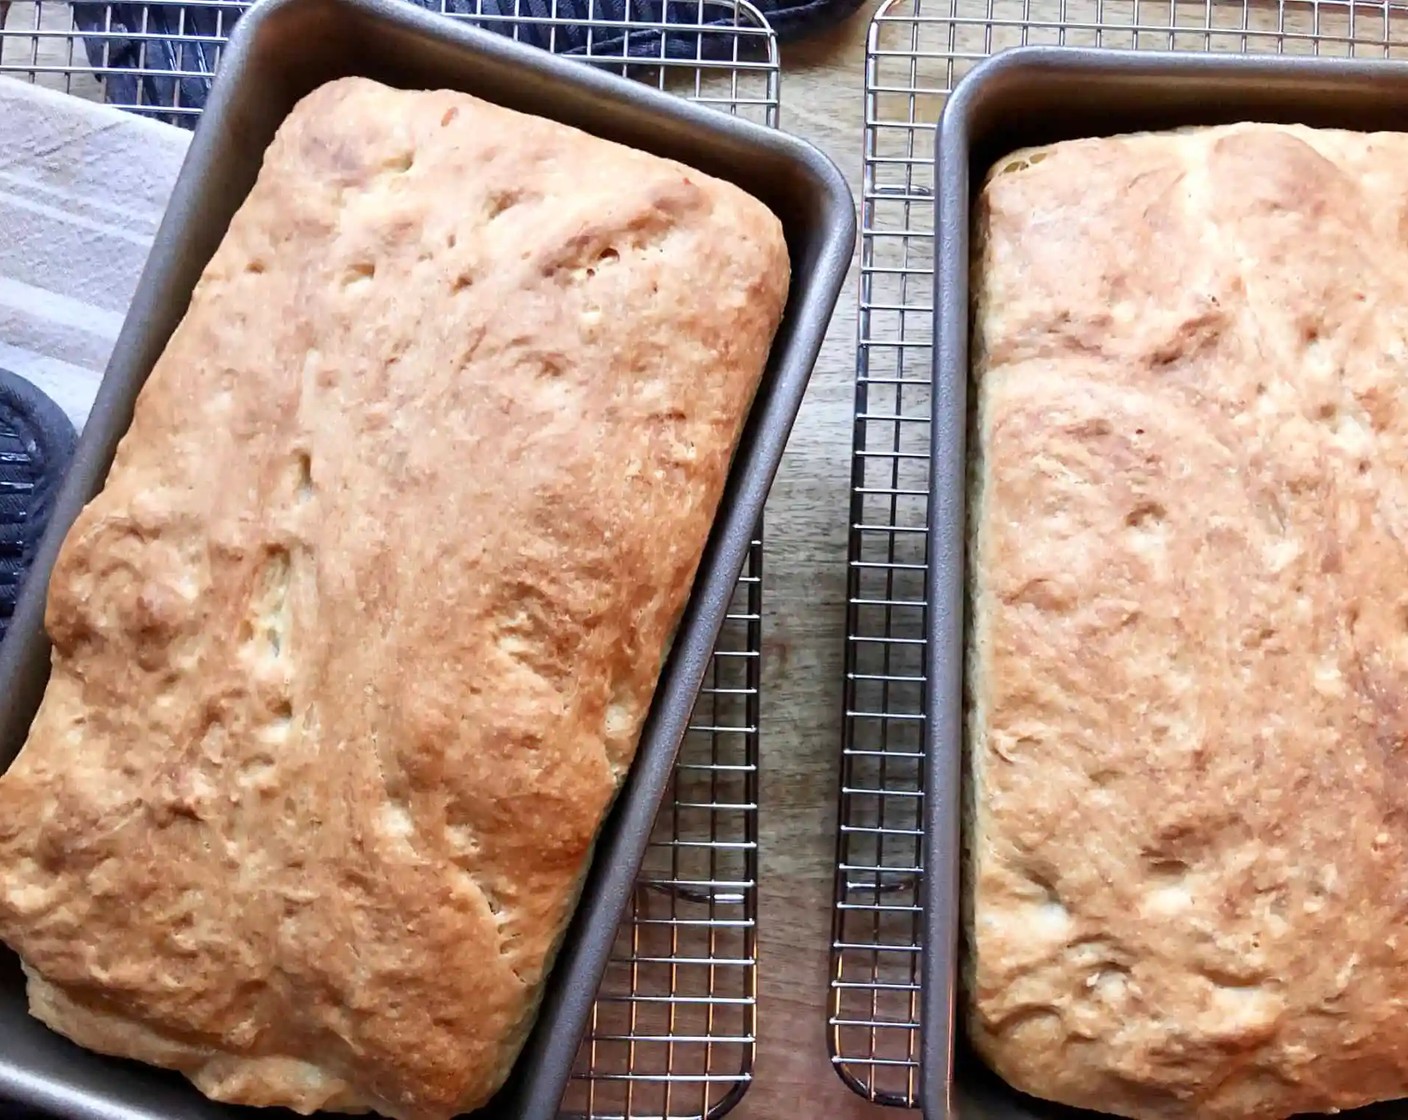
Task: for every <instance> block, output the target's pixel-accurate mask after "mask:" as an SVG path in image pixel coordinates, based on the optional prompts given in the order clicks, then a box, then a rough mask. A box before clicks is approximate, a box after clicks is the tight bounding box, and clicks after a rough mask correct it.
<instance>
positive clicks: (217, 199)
mask: <svg viewBox="0 0 1408 1120" xmlns="http://www.w3.org/2000/svg"><path fill="white" fill-rule="evenodd" d="M347 75H361V76H366V77H370V78H374V79H377V80H380V81H383V82H386V83H389V84H391V85H395V86H401V87H406V88H452V89H458V90H462V91H465V92H468V93H472V94H475V95H478V96H480V97H483V98H485V99H487V100H489V101H493V102H497V103H498V104H501V105H505V106H507V107H510V108H513V109H517V110H521V111H526V112H530V113H535V114H538V115H540V116H543V117H548V118H553V119H556V120H558V121H561V122H563V123H566V124H570V125H573V126H576V127H578V128H581V129H584V130H585V131H588V132H591V133H594V134H596V135H598V136H603V137H606V138H609V139H611V140H615V141H619V142H622V143H625V144H629V145H631V146H633V147H636V148H640V149H643V150H645V151H648V152H653V153H656V154H659V155H662V156H666V157H671V158H674V159H678V160H680V161H681V162H684V163H687V164H689V165H691V166H693V167H695V168H698V169H699V170H701V171H704V172H706V173H709V174H712V175H715V176H718V177H720V178H723V179H727V180H731V181H733V182H735V183H737V184H738V185H739V186H741V187H742V188H744V189H745V190H747V191H749V192H751V193H752V194H753V195H755V196H756V197H757V198H759V199H761V200H762V201H763V202H764V203H766V204H767V205H768V206H769V207H771V209H772V210H773V211H774V212H775V213H776V214H777V215H778V217H779V218H780V219H781V221H782V224H783V226H784V229H785V232H786V237H787V242H788V247H789V250H790V254H791V259H792V268H793V273H792V288H791V292H790V295H789V299H788V303H787V306H786V310H785V314H784V318H783V322H782V326H781V330H780V332H779V334H778V336H777V339H776V341H775V343H774V345H773V349H772V355H771V359H770V361H769V364H768V368H767V373H766V375H765V378H764V381H763V384H762V387H761V389H760V391H759V394H758V396H757V399H756V401H755V403H754V405H753V408H752V411H751V413H750V415H749V418H748V423H747V425H746V428H745V431H744V434H743V438H742V442H741V444H740V446H739V448H738V452H737V455H736V458H735V460H734V464H733V468H732V470H731V473H730V475H729V479H728V484H727V488H726V491H725V494H724V498H723V503H722V505H721V507H720V510H719V513H718V517H717V520H716V522H715V524H714V527H713V532H712V534H711V535H710V538H709V543H708V547H707V550H706V552H705V555H704V559H703V562H702V564H701V566H700V569H699V575H698V577H697V580H696V582H695V586H694V589H693V593H692V595H691V597H690V600H689V603H688V606H687V608H686V611H685V614H684V617H683V620H682V622H681V624H680V628H679V630H678V633H677V636H676V639H675V643H674V646H673V648H672V651H671V654H670V657H669V659H668V661H667V663H666V665H665V668H664V671H663V675H662V676H661V678H660V683H659V687H658V689H657V691H656V695H655V700H654V704H653V706H652V708H651V711H650V715H649V718H648V720H647V722H646V726H645V730H644V732H643V735H642V738H641V742H640V748H639V752H638V754H637V757H636V762H635V765H634V766H633V768H632V770H631V773H630V775H629V776H628V779H627V781H626V784H625V787H624V789H623V790H622V792H621V794H620V796H619V798H618V800H617V802H616V805H615V808H614V809H613V811H612V813H611V815H610V817H609V818H608V820H607V822H606V824H605V826H604V829H603V831H602V833H601V836H600V839H599V842H598V844H597V847H596V852H595V857H594V859H593V862H592V867H591V871H590V874H589V877H588V879H587V883H586V887H585V890H584V891H583V895H582V902H581V905H580V907H579V908H578V910H577V912H576V915H575V917H574V920H573V922H572V924H571V926H570V928H569V930H568V932H567V935H566V939H565V941H564V943H563V947H562V950H561V952H560V954H559V956H558V958H557V961H556V965H555V968H554V970H553V972H552V975H551V978H550V981H549V984H548V988H547V993H546V996H545V1000H544V1003H543V1006H542V1011H541V1014H540V1016H539V1018H538V1022H537V1027H536V1029H535V1030H534V1032H533V1034H532V1036H531V1038H530V1039H529V1041H528V1044H527V1046H526V1048H525V1049H524V1051H523V1054H522V1057H521V1059H520V1060H519V1062H518V1064H517V1066H516V1067H515V1069H514V1072H513V1074H512V1076H511V1077H510V1080H509V1083H508V1084H507V1085H506V1086H505V1089H504V1090H503V1092H502V1093H501V1094H500V1096H499V1098H498V1099H497V1100H496V1101H495V1103H494V1104H493V1105H492V1106H490V1108H489V1109H488V1110H486V1111H487V1112H491V1113H493V1114H495V1115H501V1116H505V1117H513V1118H514V1120H548V1118H550V1117H553V1116H555V1114H556V1112H557V1108H558V1105H559V1102H560V1100H561V1097H562V1093H563V1090H564V1088H565V1086H566V1083H567V1079H568V1075H569V1073H570V1071H571V1067H572V1063H573V1060H574V1058H575V1056H576V1052H577V1048H578V1045H579V1041H580V1038H581V1035H582V1033H583V1029H584V1027H585V1024H586V1022H587V1019H588V1015H589V1013H590V1010H591V1005H592V1002H593V999H594V997H595V995H596V990H597V985H598V983H599V982H600V978H601V976H602V973H603V970H604V968H605V965H606V961H607V956H608V952H609V950H610V947H611V945H612V942H613V939H614V936H615V932H616V927H617V924H618V922H619V921H620V919H621V916H622V913H623V910H624V907H625V904H626V901H627V900H628V899H629V897H630V896H631V891H632V884H633V882H634V878H635V875H636V873H637V871H638V870H639V866H640V863H641V860H642V857H643V855H644V852H645V847H646V841H647V838H648V836H649V833H650V830H651V826H652V824H653V821H654V818H655V814H656V811H657V808H658V806H659V803H660V801H661V799H662V796H663V793H664V790H665V788H666V784H667V782H668V779H669V776H670V771H671V767H672V765H673V763H674V760H675V756H676V751H677V748H678V746H679V743H680V741H681V738H682V736H683V734H684V730H685V727H686V724H687V721H688V718H689V715H690V712H691V710H692V708H693V705H694V701H695V696H696V693H697V691H698V689H699V686H700V684H701V682H702V679H703V675H704V673H705V671H706V668H707V666H708V663H709V658H710V655H711V651H712V647H713V643H714V641H715V639H716V638H717V636H718V632H719V630H720V627H721V625H722V622H723V619H724V616H725V613H726V610H727V606H728V603H729V601H730V598H731V596H732V593H733V587H734V583H735V580H736V579H737V577H738V573H739V571H740V569H741V568H742V565H743V562H744V559H745V557H746V552H747V548H748V543H749V540H750V538H751V536H752V533H753V531H754V528H755V526H756V525H757V523H758V519H759V517H760V515H761V514H762V510H763V503H764V499H765V498H766V496H767V493H768V489H769V487H770V485H771V483H772V479H773V476H774V474H775V472H776V470H777V466H778V461H779V459H780V458H781V455H782V450H783V446H784V444H785V443H786V440H787V436H788V433H789V431H790V429H791V427H792V423H793V420H794V418H795V417H796V414H797V409H798V407H799V405H800V404H801V400H802V394H803V391H804V390H805V388H806V385H807V380H808V378H809V376H810V374H811V369H812V365H813V363H814V361H815V359H816V355H817V351H818V349H819V347H820V345H821V340H822V336H823V334H824V332H825V330H826V326H827V323H828V321H829V319H830V317H831V313H832V309H833V307H834V305H835V301H836V297H837V293H838V292H839V290H840V286H841V283H842V281H843V279H844V277H845V274H846V270H847V268H848V266H849V264H850V259H851V253H852V250H853V248H854V242H855V212H854V203H853V199H852V196H851V193H850V190H849V188H848V187H847V185H846V182H845V180H844V179H843V178H842V176H841V175H840V173H839V172H838V171H837V170H836V168H835V167H834V166H833V165H832V164H831V163H830V162H829V161H828V160H827V159H826V158H825V157H824V156H822V155H821V154H820V153H819V152H817V151H816V150H815V149H813V148H811V147H810V146H808V145H806V144H804V143H803V142H801V141H799V140H797V139H794V138H792V137H789V136H786V135H783V134H781V133H779V132H776V131H774V130H771V129H767V128H763V127H761V126H758V125H754V124H750V123H748V122H745V121H741V120H738V119H736V118H732V117H729V116H727V115H725V114H723V113H720V112H718V111H716V110H712V109H707V108H701V107H699V106H695V105H692V104H689V103H687V102H685V101H683V100H680V99H677V98H674V97H671V96H669V95H667V94H663V93H659V92H657V91H655V90H653V89H649V88H646V87H644V86H641V85H639V84H636V83H632V82H629V81H627V80H625V79H622V78H618V77H615V76H611V75H607V74H603V73H600V72H597V71H594V70H592V69H590V68H589V67H587V66H583V65H581V64H579V63H574V62H571V61H568V60H565V59H560V58H556V57H554V56H552V55H549V54H547V53H545V52H543V51H539V50H536V49H533V48H530V47H526V46H520V45H519V44H516V43H514V42H512V41H510V40H508V39H506V38H505V37H503V36H499V35H493V34H490V33H486V32H481V31H477V30H476V29H474V28H471V27H467V26H464V25H461V24H457V23H455V22H453V21H451V20H449V19H446V18H444V17H442V16H439V15H432V14H428V13H426V12H424V11H422V10H420V9H418V8H416V7H414V6H413V5H410V4H405V3H401V2H400V0H261V3H259V4H258V5H257V6H255V7H254V8H253V9H251V11H250V12H249V14H248V15H246V16H245V17H244V18H243V19H242V20H241V21H240V24H239V26H238V28H237V30H236V32H235V34H234V36H233V38H232V39H231V42H230V45H229V47H228V48H227V51H226V54H225V57H224V61H223V65H222V68H221V71H220V76H219V78H218V80H217V81H216V83H215V88H214V91H213V93H212V97H211V100H210V102H209V105H208V107H207V109H206V112H205V115H204V117H203V118H202V120H201V123H200V126H199V128H198V129H197V131H196V135H195V137H194V139H193V141H192V144H191V148H190V151H189V153H188V155H187V157H186V161H185V164H184V166H183V167H182V170H181V174H180V177H179V179H178V181H177V183H176V187H175V191H174V193H173V195H172V198H171V202H170V204H169V207H168V209H167V212H166V215H165V218H164V220H163V221H162V224H161V227H160V229H159V230H158V232H157V236H156V242H155V246H154V248H153V251H152V254H151V257H150V259H149V261H148V264H147V266H146V270H145V271H144V273H143V275H142V278H141V282H140V285H139V287H138V294H137V297H136V299H135V301H134V302H133V305H132V308H131V310H130V312H129V314H128V316H127V320H126V323H125V324H124V326H123V329H122V332H121V334H120V336H119V338H118V341H117V345H116V347H115V349H114V352H113V356H112V360H111V362H110V364H109V366H108V369H107V372H106V375H105V377H104V380H103V384H102V387H101V389H100V391H99V393H98V398H97V401H96V403H95V404H94V407H93V412H92V415H91V418H90V419H89V421H88V424H87V428H86V430H85V432H84V434H83V438H82V440H81V442H80V445H79V448H78V451H77V455H76V458H75V460H74V464H73V467H72V469H71V471H70V473H69V476H68V478H67V480H66V483H65V485H64V487H63V490H62V493H61V495H60V496H59V498H58V501H57V503H56V508H55V511H54V514H53V521H52V523H51V526H50V529H49V531H48V533H47V535H46V538H45V540H44V543H43V545H42V547H41V548H40V550H39V553H38V556H37V559H36V561H35V564H34V567H33V569H32V575H31V576H30V578H29V580H28V583H27V586H26V588H25V591H24V593H23V595H22V597H21V600H20V603H19V604H18V607H17V610H16V613H15V616H14V621H13V623H12V626H11V629H10V633H9V636H8V638H7V639H6V641H5V642H4V645H3V648H0V689H3V691H0V695H3V696H4V697H5V705H4V708H3V710H2V711H0V766H3V765H7V764H8V762H9V760H11V759H12V758H13V757H14V755H15V753H16V752H17V751H18V749H19V747H20V746H21V744H22V743H23V740H24V737H25V733H26V731H27V729H28V726H29V723H30V720H31V719H32V718H33V715H34V712H35V710H36V709H37V707H38V702H39V699H40V697H41V695H42V691H43V688H44V684H45V680H46V677H47V673H48V665H49V644H48V640H47V638H46V636H45V634H44V631H43V609H44V598H45V593H46V589H47V583H48V574H49V572H50V570H51V569H52V566H53V563H54V559H55V556H56V554H57V552H58V548H59V545H60V543H61V540H62V537H63V535H64V533H65V532H66V530H67V529H68V527H69V525H70V524H71V523H72V521H73V519H74V517H75V516H76V515H77V513H78V511H79V510H80V509H81V508H82V506H83V505H84V503H85V502H86V501H87V500H88V499H89V498H90V497H91V496H92V495H94V494H95V493H96V492H97V491H98V490H100V489H101V487H102V485H103V480H104V477H105V476H106V473H107V470H108V467H109V465H110V463H111V462H112V458H113V454H114V450H115V448H116V446H117V443H118V441H119V439H120V438H121V437H122V435H123V433H124V431H125V430H126V428H127V426H128V423H129V422H130V420H131V416H132V411H133V404H134V401H135V399H136V396H137V393H138V391H139V390H140V388H141V386H142V383H143V381H144V380H145V378H146V377H147V375H148V373H149V372H150V371H151V368H152V366H153V364H154V363H155V362H156V360H157V358H158V356H159V355H160V353H161V351H162V349H163V347H164V346H165V344H166V341H167V338H168V337H169V336H170V334H171V332H172V331H173V329H174V328H175V326H176V324H177V322H178V321H179V320H180V318H181V316H182V315H183V313H184V312H185V309H186V306H187V302H188V298H189V295H190V292H191V290H192V288H193V287H194V285H195V282H196V280H197V278H198V277H199V275H200V273H201V270H202V269H203V267H204V266H205V264H206V262H207V261H208V260H209V258H210V257H211V255H212V254H213V252H214V250H215V248H216V246H217V245H218V243H219V241H220V239H221V237H222V236H223V234H224V231H225V229H226V227H227V225H228V223H229V220H230V218H231V216H232V215H233V214H234V212H235V210H236V209H237V208H238V206H239V205H240V203H241V202H242V200H243V199H244V196H245V195H246V193H247V192H248V190H249V188H250V186H251V185H252V184H253V181H254V179H255V176H256V174H257V172H258V169H259V166H260V162H261V159H262V157H263V153H264V150H265V148H266V147H267V145H268V143H269V141H270V140H271V139H272V137H273V135H274V132H275V130H276V129H277V127H278V125H279V124H280V122H281V121H282V120H283V118H284V117H285V116H286V115H287V114H288V112H289V110H290V109H291V108H292V107H293V105H294V103H295V102H296V101H297V100H298V99H299V98H300V97H302V96H303V95H304V94H306V93H308V92H309V91H311V90H312V89H314V88H315V87H317V86H319V85H321V84H323V83H324V82H327V81H329V80H331V79H334V78H338V77H343V76H347ZM445 204H446V205H448V206H453V205H455V201H454V199H453V198H446V199H445ZM26 1006H27V1005H26V1000H25V993H24V985H23V981H22V978H21V973H20V969H19V967H18V962H17V960H16V959H15V957H14V955H13V954H11V953H10V952H9V951H8V950H0V1101H3V1100H5V1099H8V1100H10V1101H13V1102H15V1103H16V1104H24V1105H29V1106H31V1107H35V1108H38V1109H41V1110H44V1111H46V1112H49V1113H51V1114H53V1115H57V1116H63V1117H71V1118H75V1120H77V1118H82V1120H156V1118H163V1120H177V1118H179V1120H215V1118H227V1120H228V1118H231V1117H236V1116H247V1117H259V1116H267V1115H269V1113H267V1112H256V1111H253V1110H249V1111H246V1110H242V1109H236V1108H230V1107H226V1106H222V1105H217V1104H213V1103H211V1102H209V1101H207V1100H205V1099H204V1098H203V1097H202V1096H201V1095H200V1094H199V1093H198V1092H197V1091H196V1090H195V1089H194V1088H193V1087H191V1086H190V1085H189V1084H188V1083H187V1082H185V1081H184V1079H182V1078H180V1077H177V1076H175V1075H172V1074H167V1073H164V1072H162V1071H158V1070H155V1069H152V1068H149V1067H146V1066H143V1065H140V1064H137V1063H129V1062H119V1061H113V1060H109V1059H105V1058H102V1057H99V1056H96V1055H93V1054H90V1053H88V1052H86V1051H83V1050H81V1049H79V1048H77V1047H75V1046H72V1045H70V1044H69V1043H68V1042H66V1041H64V1040H63V1039H61V1038H59V1037H58V1036H57V1035H54V1034H52V1033H50V1032H49V1031H47V1030H46V1029H45V1028H43V1027H42V1026H40V1024H39V1023H38V1022H37V1021H35V1020H33V1019H31V1018H30V1017H29V1016H28V1014H27V1012H26ZM8 1114H9V1112H8V1110H7V1106H6V1105H5V1104H3V1103H0V1115H8ZM279 1115H287V1114H286V1113H279Z"/></svg>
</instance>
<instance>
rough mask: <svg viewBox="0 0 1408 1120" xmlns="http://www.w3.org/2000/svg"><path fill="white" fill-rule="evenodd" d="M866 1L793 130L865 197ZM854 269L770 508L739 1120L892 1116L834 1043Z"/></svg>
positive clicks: (785, 106)
mask: <svg viewBox="0 0 1408 1120" xmlns="http://www.w3.org/2000/svg"><path fill="white" fill-rule="evenodd" d="M873 10H874V4H873V3H868V4H866V5H865V7H864V9H863V10H862V11H861V12H860V13H858V14H857V15H856V16H855V17H854V18H852V19H851V20H849V21H847V23H845V24H844V25H842V26H841V27H839V28H837V29H836V30H835V31H833V32H831V33H829V34H827V35H825V36H823V37H820V38H817V39H813V40H809V41H807V42H805V43H802V44H798V45H795V46H790V47H787V48H784V51H783V66H782V72H783V78H782V127H783V128H785V129H787V130H788V131H790V132H793V133H796V134H797V135H799V136H802V137H804V138H806V139H807V140H810V141H811V142H812V143H814V144H816V145H817V146H818V147H819V148H821V149H822V150H823V151H825V152H826V154H827V155H829V156H830V157H831V159H832V160H834V161H835V163H836V164H837V166H838V167H840V168H841V170H842V171H843V172H844V173H845V174H846V177H847V178H848V179H849V180H850V182H851V187H852V189H853V190H854V191H855V192H856V196H857V197H858V198H859V196H860V174H861V143H862V125H863V97H862V81H863V74H862V70H863V63H864V56H865V35H866V27H867V24H868V21H869V16H870V13H871V12H872V11H873ZM856 293H857V285H856V278H855V269H854V265H853V267H852V274H851V276H850V277H849V278H848V279H847V281H846V285H845V287H844V288H843V289H842V292H841V299H840V303H839V304H838V306H837V309H836V314H835V316H834V317H833V319H832V322H831V329H830V331H829V332H828V335H827V338H826V343H825V346H824V348H823V350H822V354H821V358H820V361H819V362H818V363H817V367H816V370H815V371H814V373H813V374H812V382H811V387H810V389H809V390H808V393H807V398H806V401H805V403H804V404H803V406H802V412H801V415H800V417H799V418H798V421H797V426H796V428H795V429H794V430H793V435H792V439H791V441H790V443H789V444H788V448H787V453H786V456H785V457H784V459H783V464H782V470H781V472H780V474H779V476H778V479H777V482H776V485H775V486H774V489H773V492H772V497H771V499H770V501H769V503H768V513H767V554H766V561H765V564H766V567H765V573H766V575H765V588H766V591H765V594H764V611H765V627H764V638H763V656H764V660H763V674H764V676H763V679H764V685H763V705H762V710H763V724H762V745H761V755H762V779H761V784H762V794H761V802H760V804H761V809H760V843H761V856H760V858H761V879H760V885H759V918H758V940H759V997H758V998H759V1006H758V1039H759V1041H758V1058H757V1070H756V1079H755V1080H754V1082H753V1085H752V1086H751V1088H750V1089H749V1091H748V1095H747V1096H745V1097H744V1098H743V1101H742V1102H741V1103H740V1104H739V1106H738V1107H737V1109H735V1110H734V1112H733V1113H731V1115H732V1116H734V1117H737V1118H739V1120H782V1118H791V1117H803V1116H816V1117H826V1118H828V1120H851V1118H855V1120H862V1118H867V1117H880V1116H885V1115H894V1114H895V1113H894V1111H893V1110H890V1109H885V1108H881V1107H878V1106H875V1105H871V1104H868V1103H867V1102H865V1101H863V1100H861V1099H860V1098H859V1097H858V1096H856V1095H855V1094H854V1093H852V1092H851V1091H850V1090H849V1089H847V1088H846V1087H845V1086H844V1085H842V1083H841V1081H840V1079H839V1078H838V1077H837V1076H836V1074H835V1073H834V1072H833V1071H832V1069H831V1063H830V1060H829V1058H828V1056H827V1048H826V1016H827V997H828V988H827V969H828V962H829V947H830V943H831V897H832V882H833V876H834V871H835V867H834V860H835V844H836V835H835V834H836V792H837V776H838V766H837V759H838V755H839V751H840V736H841V713H842V695H841V687H842V656H843V654H844V642H845V604H846V522H847V514H848V503H849V485H850V471H851V436H852V428H853V409H854V404H855V339H856Z"/></svg>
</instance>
